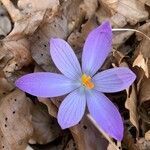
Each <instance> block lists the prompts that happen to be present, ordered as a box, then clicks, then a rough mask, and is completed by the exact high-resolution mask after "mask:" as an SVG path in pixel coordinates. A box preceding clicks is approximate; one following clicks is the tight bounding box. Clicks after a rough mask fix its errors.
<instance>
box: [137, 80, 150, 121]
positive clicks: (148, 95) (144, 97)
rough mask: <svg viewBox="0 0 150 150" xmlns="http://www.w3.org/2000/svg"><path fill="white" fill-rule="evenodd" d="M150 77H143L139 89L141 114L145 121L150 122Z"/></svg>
mask: <svg viewBox="0 0 150 150" xmlns="http://www.w3.org/2000/svg"><path fill="white" fill-rule="evenodd" d="M149 85H150V79H149V78H146V77H145V78H143V80H142V81H141V84H140V91H139V101H140V106H139V112H140V115H141V118H142V120H144V121H145V122H148V123H150V119H149V118H150V116H149V111H150V86H149Z"/></svg>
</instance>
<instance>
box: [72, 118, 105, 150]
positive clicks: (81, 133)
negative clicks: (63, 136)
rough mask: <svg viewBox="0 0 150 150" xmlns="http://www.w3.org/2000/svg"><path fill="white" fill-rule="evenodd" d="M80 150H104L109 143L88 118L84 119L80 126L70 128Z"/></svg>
mask: <svg viewBox="0 0 150 150" xmlns="http://www.w3.org/2000/svg"><path fill="white" fill-rule="evenodd" d="M70 131H71V133H72V135H73V137H74V139H75V142H76V144H77V148H78V149H79V150H104V149H107V145H108V142H107V141H106V140H105V139H104V138H103V137H102V135H101V133H100V132H99V131H98V130H97V129H96V128H95V126H94V125H93V124H92V123H91V121H90V120H89V119H88V118H87V117H83V118H82V120H81V122H80V124H78V125H76V126H74V127H72V128H70Z"/></svg>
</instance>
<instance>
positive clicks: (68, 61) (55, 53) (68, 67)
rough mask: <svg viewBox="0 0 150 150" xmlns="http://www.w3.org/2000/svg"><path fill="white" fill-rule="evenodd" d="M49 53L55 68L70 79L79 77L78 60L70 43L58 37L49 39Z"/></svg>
mask: <svg viewBox="0 0 150 150" xmlns="http://www.w3.org/2000/svg"><path fill="white" fill-rule="evenodd" d="M50 54H51V57H52V60H53V62H54V63H55V65H56V66H57V68H58V69H59V70H60V71H61V72H62V73H63V74H64V75H65V76H66V77H68V78H70V79H74V80H75V79H79V78H80V77H81V74H82V73H81V67H80V64H79V61H78V59H77V57H76V55H75V53H74V52H73V50H72V48H71V47H70V45H69V44H68V43H67V42H66V41H64V40H62V39H59V38H55V39H54V38H53V39H51V40H50Z"/></svg>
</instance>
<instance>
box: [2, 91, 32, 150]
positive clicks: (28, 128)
mask: <svg viewBox="0 0 150 150" xmlns="http://www.w3.org/2000/svg"><path fill="white" fill-rule="evenodd" d="M31 107H32V103H31V101H30V100H29V99H28V98H27V97H26V96H25V94H24V93H23V92H21V91H19V90H15V91H13V92H12V93H10V94H9V95H7V96H6V97H4V98H2V99H1V101H0V112H1V113H0V128H1V131H2V134H3V138H4V139H5V140H2V141H1V145H3V146H4V147H8V149H10V150H11V149H12V150H20V149H25V148H26V147H27V145H28V140H29V139H30V137H31V136H32V134H33V127H32V124H31V113H30V109H31ZM2 142H4V143H2Z"/></svg>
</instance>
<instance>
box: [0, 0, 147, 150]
mask: <svg viewBox="0 0 150 150" xmlns="http://www.w3.org/2000/svg"><path fill="white" fill-rule="evenodd" d="M104 20H109V22H110V23H111V25H112V28H113V29H125V30H126V31H119V30H117V31H114V32H113V48H112V52H111V53H110V54H109V56H108V57H107V59H106V61H105V63H104V64H103V66H102V68H101V70H105V69H108V68H113V67H116V66H117V67H119V66H126V67H129V68H130V69H131V70H132V71H133V72H134V73H135V74H136V76H137V78H136V81H135V82H134V84H133V85H132V86H130V88H128V89H126V90H124V91H122V92H118V93H114V94H107V96H108V97H109V99H111V101H112V102H113V103H114V104H115V105H116V106H117V107H118V109H119V112H120V113H121V116H122V118H123V120H124V128H125V129H124V138H123V140H122V142H117V141H115V140H114V139H112V138H110V137H109V136H108V135H107V134H106V135H105V133H104V132H101V131H100V130H99V129H98V128H97V127H96V124H95V123H94V122H93V121H91V120H90V119H89V118H88V117H87V115H85V116H84V117H83V118H82V120H81V122H80V123H79V124H78V125H76V126H74V127H72V128H70V129H67V130H62V129H61V128H60V126H59V125H58V123H57V119H56V116H57V110H58V107H59V104H60V102H61V101H62V99H63V98H62V97H58V98H51V100H50V98H39V97H34V96H31V95H29V94H27V93H24V92H23V91H21V90H19V89H17V88H16V87H15V84H14V82H15V81H16V79H18V78H19V77H21V76H22V75H25V74H28V73H31V72H38V71H45V72H57V71H58V70H57V69H56V67H55V65H54V64H53V62H52V60H51V58H50V55H49V40H50V38H52V37H59V38H63V39H65V40H66V41H67V42H68V43H69V44H70V45H71V46H72V48H73V49H74V51H75V53H76V54H77V55H78V57H79V59H80V57H81V52H82V48H83V44H84V42H85V39H86V37H87V35H88V33H89V32H90V31H91V30H92V29H94V28H95V27H97V26H98V25H100V24H101V23H102V22H103V21H104ZM130 29H134V30H130ZM138 31H140V33H139V32H138ZM149 37H150V0H44V1H42V0H32V1H30V0H1V2H0V150H30V149H31V150H32V149H34V150H76V149H78V150H119V149H122V150H150V78H149V75H150V59H149V57H150V38H149Z"/></svg>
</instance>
